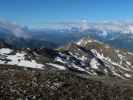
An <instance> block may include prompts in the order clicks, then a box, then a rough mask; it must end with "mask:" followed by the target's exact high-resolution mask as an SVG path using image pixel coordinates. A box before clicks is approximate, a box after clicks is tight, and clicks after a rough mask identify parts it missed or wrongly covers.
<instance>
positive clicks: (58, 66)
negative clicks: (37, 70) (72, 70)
mask: <svg viewBox="0 0 133 100" xmlns="http://www.w3.org/2000/svg"><path fill="white" fill-rule="evenodd" d="M47 65H50V66H52V67H55V68H58V69H60V70H66V68H65V67H64V66H62V65H59V64H54V63H47Z"/></svg>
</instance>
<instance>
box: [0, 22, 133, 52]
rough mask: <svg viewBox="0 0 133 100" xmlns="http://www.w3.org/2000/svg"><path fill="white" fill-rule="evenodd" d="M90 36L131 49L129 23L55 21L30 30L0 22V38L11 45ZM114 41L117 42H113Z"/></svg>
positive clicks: (37, 44)
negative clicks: (47, 25) (46, 25)
mask: <svg viewBox="0 0 133 100" xmlns="http://www.w3.org/2000/svg"><path fill="white" fill-rule="evenodd" d="M86 36H90V37H92V38H94V39H97V40H99V41H102V42H104V43H108V44H110V45H111V46H113V47H116V48H123V49H127V50H129V51H131V52H132V51H133V45H132V43H133V24H132V23H126V22H125V23H124V22H103V23H88V22H87V21H83V22H79V23H56V24H50V25H49V27H45V28H40V29H30V28H28V27H21V26H19V25H16V24H13V23H10V22H7V21H0V40H3V41H4V42H6V43H8V44H10V45H12V47H14V48H27V47H28V48H40V47H41V48H42V47H46V48H57V47H60V46H64V45H66V44H68V43H70V42H73V41H78V40H80V39H81V38H83V37H86ZM116 41H117V42H116Z"/></svg>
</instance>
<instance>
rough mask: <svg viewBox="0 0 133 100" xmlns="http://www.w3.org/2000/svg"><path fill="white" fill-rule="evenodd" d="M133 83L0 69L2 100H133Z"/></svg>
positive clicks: (64, 73) (2, 67)
mask: <svg viewBox="0 0 133 100" xmlns="http://www.w3.org/2000/svg"><path fill="white" fill-rule="evenodd" d="M132 84H133V82H132V81H129V80H119V79H112V78H106V77H101V78H98V77H90V78H89V79H84V78H81V77H78V76H75V75H73V74H71V73H70V72H69V73H68V72H59V71H58V72H57V71H48V70H37V69H28V68H23V67H17V66H8V65H0V100H133V85H132Z"/></svg>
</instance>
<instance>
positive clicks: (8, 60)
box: [0, 48, 44, 68]
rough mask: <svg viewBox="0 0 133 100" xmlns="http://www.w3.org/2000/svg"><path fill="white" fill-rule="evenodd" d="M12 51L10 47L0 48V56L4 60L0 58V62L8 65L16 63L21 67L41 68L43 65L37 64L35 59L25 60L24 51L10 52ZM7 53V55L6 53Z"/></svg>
mask: <svg viewBox="0 0 133 100" xmlns="http://www.w3.org/2000/svg"><path fill="white" fill-rule="evenodd" d="M11 52H12V50H11V49H6V48H3V49H0V54H1V58H2V59H4V60H0V64H8V65H18V66H23V67H30V68H43V66H44V65H42V64H38V63H37V62H36V61H35V60H31V61H29V60H25V57H24V56H25V55H26V54H25V53H24V52H22V53H16V54H14V55H13V54H10V53H11ZM7 54H8V55H7Z"/></svg>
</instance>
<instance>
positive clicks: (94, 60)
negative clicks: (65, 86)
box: [90, 58, 99, 69]
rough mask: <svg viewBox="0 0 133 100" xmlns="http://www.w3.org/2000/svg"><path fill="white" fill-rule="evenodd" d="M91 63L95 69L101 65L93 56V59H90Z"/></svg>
mask: <svg viewBox="0 0 133 100" xmlns="http://www.w3.org/2000/svg"><path fill="white" fill-rule="evenodd" d="M90 65H91V67H92V68H93V69H98V66H99V63H98V62H97V60H96V59H95V58H93V59H92V60H91V61H90Z"/></svg>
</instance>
